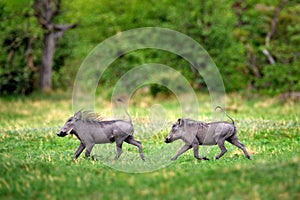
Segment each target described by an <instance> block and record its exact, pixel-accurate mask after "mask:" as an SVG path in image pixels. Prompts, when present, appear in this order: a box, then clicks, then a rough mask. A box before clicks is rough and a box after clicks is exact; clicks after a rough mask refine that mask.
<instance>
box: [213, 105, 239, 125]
mask: <svg viewBox="0 0 300 200" xmlns="http://www.w3.org/2000/svg"><path fill="white" fill-rule="evenodd" d="M218 108H219V109H221V111H222V112H223V113H225V115H226V116H227V117H228V118H229V119H230V120H231V122H232V124H233V125H234V120H233V119H232V118H231V117H230V116H229V115H228V114H227V113H226V112H225V110H224V109H223V108H222V107H221V106H217V107H216V108H215V110H217V109H218Z"/></svg>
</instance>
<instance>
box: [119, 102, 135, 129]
mask: <svg viewBox="0 0 300 200" xmlns="http://www.w3.org/2000/svg"><path fill="white" fill-rule="evenodd" d="M117 101H118V102H121V103H122V105H123V109H124V111H125V113H126V115H127V116H128V117H129V122H130V123H131V124H132V118H131V116H130V115H129V113H128V111H127V108H126V105H125V103H124V102H123V100H122V99H117Z"/></svg>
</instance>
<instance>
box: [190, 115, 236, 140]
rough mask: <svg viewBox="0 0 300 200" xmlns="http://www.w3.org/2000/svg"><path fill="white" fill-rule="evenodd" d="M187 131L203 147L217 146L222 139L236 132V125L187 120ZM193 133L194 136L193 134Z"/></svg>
mask: <svg viewBox="0 0 300 200" xmlns="http://www.w3.org/2000/svg"><path fill="white" fill-rule="evenodd" d="M186 122H187V123H186V127H185V128H186V131H187V132H189V133H190V134H187V135H190V136H195V135H196V137H197V139H198V140H199V142H200V144H202V145H215V144H216V143H217V141H218V139H219V138H220V137H224V135H228V133H229V135H232V134H234V132H235V128H234V125H233V124H231V123H229V122H223V121H221V122H211V123H206V122H201V121H196V120H191V119H188V120H186ZM191 133H192V134H191Z"/></svg>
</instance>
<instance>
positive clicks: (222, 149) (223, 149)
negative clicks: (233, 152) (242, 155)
mask: <svg viewBox="0 0 300 200" xmlns="http://www.w3.org/2000/svg"><path fill="white" fill-rule="evenodd" d="M224 142H225V140H224V139H223V138H221V139H219V141H218V146H219V147H220V149H221V153H220V154H219V155H217V156H216V159H219V158H221V157H222V156H223V155H224V154H225V153H226V152H227V149H226V147H225V145H224Z"/></svg>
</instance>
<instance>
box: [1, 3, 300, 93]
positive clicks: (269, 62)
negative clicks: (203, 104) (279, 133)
mask: <svg viewBox="0 0 300 200" xmlns="http://www.w3.org/2000/svg"><path fill="white" fill-rule="evenodd" d="M34 2H35V1H33V0H27V1H24V0H15V1H13V2H12V1H10V0H5V1H1V3H0V13H1V14H0V19H1V25H0V28H1V29H0V30H1V34H0V45H1V48H0V52H1V53H0V93H1V94H12V93H16V94H28V93H30V92H32V91H33V90H36V89H38V88H39V71H40V67H41V57H42V48H43V44H42V43H43V41H42V38H43V34H44V31H43V29H42V28H41V26H39V24H38V22H37V19H36V17H35V16H34V9H33V4H34ZM61 2H62V5H61V12H60V14H59V15H58V16H56V17H55V19H54V22H55V23H57V24H64V23H66V24H68V23H71V24H72V23H78V26H77V27H76V28H75V29H72V30H70V31H68V32H66V33H65V35H64V37H63V38H61V39H60V40H59V41H58V43H57V49H56V54H55V57H54V62H53V77H52V80H53V87H54V88H66V87H71V86H72V85H73V80H74V78H75V74H76V72H77V70H78V68H79V66H80V64H81V63H82V61H83V60H84V58H85V57H86V56H87V55H88V53H89V52H90V51H91V50H92V49H93V48H94V47H95V46H96V45H97V44H99V43H101V42H102V41H103V40H105V39H107V38H108V37H110V36H113V35H115V34H120V33H122V31H126V30H130V29H135V28H140V27H163V28H169V29H172V30H176V31H179V32H182V33H184V34H186V35H188V36H190V37H192V38H193V39H194V40H196V41H197V42H199V44H201V45H202V46H203V47H204V48H205V49H206V50H207V51H208V53H209V54H210V56H211V57H212V59H213V60H214V62H215V63H216V65H217V66H218V68H219V70H220V72H221V74H222V77H223V79H224V83H225V87H226V90H227V91H247V92H248V93H250V94H252V93H257V92H260V93H264V94H270V95H277V94H281V93H286V92H298V91H299V90H300V82H299V77H300V70H299V65H300V56H299V55H300V50H299V46H300V37H299V35H300V32H299V30H300V27H299V26H300V4H299V3H298V1H297V0H272V1H271V0H251V1H243V0H224V1H222V2H219V1H217V0H211V1H204V0H201V1H197V0H191V1H188V2H186V1H175V2H174V1H172V0H163V1H156V0H149V1H138V0H129V1H121V0H116V1H108V0H101V1H81V0H75V1H69V0H63V1H61ZM145 63H162V64H166V65H168V66H171V67H173V68H175V69H176V70H178V71H180V72H181V73H182V74H183V75H185V76H186V77H187V78H188V80H189V81H190V82H191V83H192V85H193V87H194V88H196V89H200V90H205V89H206V85H205V83H204V82H203V79H202V78H201V77H200V76H199V74H198V73H195V72H194V71H193V70H191V68H190V65H189V63H187V62H185V61H184V60H183V59H181V58H179V57H178V56H176V55H172V54H170V53H167V52H163V51H158V50H155V51H154V50H142V51H135V52H132V53H130V54H126V55H123V56H122V57H120V58H119V59H118V60H117V61H116V62H115V63H113V64H112V65H111V67H110V69H109V71H107V74H106V75H105V76H104V77H103V78H104V79H103V84H102V85H106V86H111V81H113V82H115V81H117V80H118V78H119V77H120V76H121V75H122V74H124V73H125V72H126V71H128V70H130V69H131V68H133V67H135V66H138V65H140V64H145ZM246 89H247V90H246Z"/></svg>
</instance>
